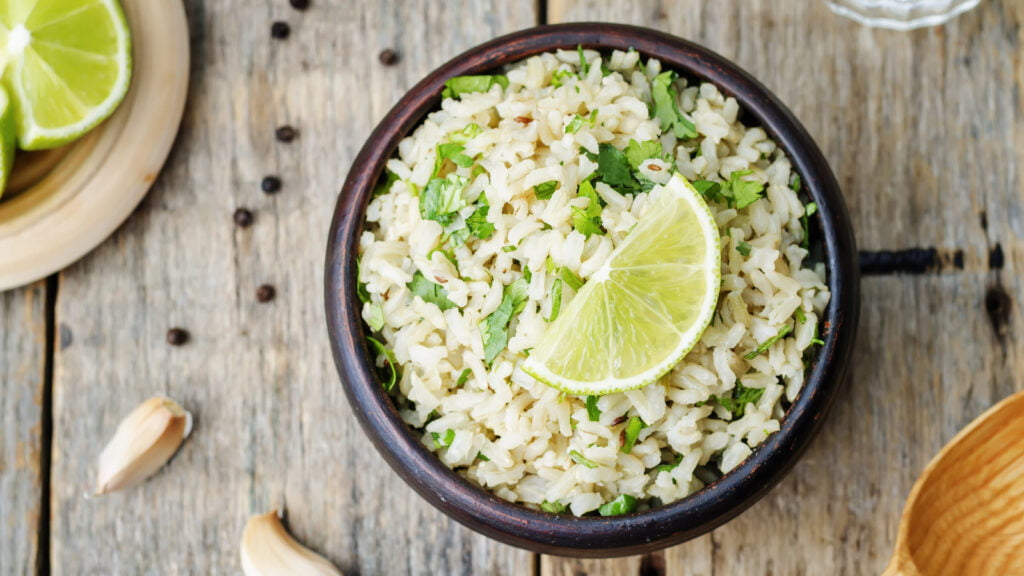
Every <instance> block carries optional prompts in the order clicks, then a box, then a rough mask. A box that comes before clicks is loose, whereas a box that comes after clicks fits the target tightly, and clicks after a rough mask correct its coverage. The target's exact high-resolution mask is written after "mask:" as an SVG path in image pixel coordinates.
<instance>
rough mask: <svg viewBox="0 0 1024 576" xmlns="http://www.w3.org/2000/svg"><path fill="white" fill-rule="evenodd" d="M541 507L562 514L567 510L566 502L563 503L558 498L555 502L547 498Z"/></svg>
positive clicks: (549, 511)
mask: <svg viewBox="0 0 1024 576" xmlns="http://www.w3.org/2000/svg"><path fill="white" fill-rule="evenodd" d="M540 509H541V510H543V511H545V512H547V513H549V514H561V513H562V512H565V504H562V503H561V502H559V501H558V500H555V501H554V502H548V501H547V500H545V501H543V502H541V503H540Z"/></svg>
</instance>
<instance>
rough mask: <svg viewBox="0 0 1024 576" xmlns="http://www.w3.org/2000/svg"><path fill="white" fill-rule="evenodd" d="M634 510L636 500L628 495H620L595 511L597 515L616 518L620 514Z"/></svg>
mask: <svg viewBox="0 0 1024 576" xmlns="http://www.w3.org/2000/svg"><path fill="white" fill-rule="evenodd" d="M634 510H636V498H634V497H632V496H630V495H629V494H621V495H619V497H618V498H616V499H615V500H612V501H611V502H607V503H605V504H604V505H602V506H601V507H600V508H598V509H597V513H598V514H600V515H601V516H618V515H620V514H629V513H630V512H633V511H634Z"/></svg>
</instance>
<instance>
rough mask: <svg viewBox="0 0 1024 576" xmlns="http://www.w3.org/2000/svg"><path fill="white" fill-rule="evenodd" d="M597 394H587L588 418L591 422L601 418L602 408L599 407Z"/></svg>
mask: <svg viewBox="0 0 1024 576" xmlns="http://www.w3.org/2000/svg"><path fill="white" fill-rule="evenodd" d="M597 399H598V397H597V396H587V418H588V419H589V420H590V421H591V422H597V421H598V420H600V419H601V409H600V408H598V407H597Z"/></svg>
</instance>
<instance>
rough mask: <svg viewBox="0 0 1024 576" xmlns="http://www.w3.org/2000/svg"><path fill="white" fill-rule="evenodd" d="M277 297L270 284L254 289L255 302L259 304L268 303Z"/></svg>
mask: <svg viewBox="0 0 1024 576" xmlns="http://www.w3.org/2000/svg"><path fill="white" fill-rule="evenodd" d="M276 295H277V291H276V290H274V287H273V286H271V285H270V284H264V285H262V286H260V287H259V288H257V289H256V300H258V301H259V302H270V301H271V300H273V299H274V296H276Z"/></svg>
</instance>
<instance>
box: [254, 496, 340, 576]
mask: <svg viewBox="0 0 1024 576" xmlns="http://www.w3.org/2000/svg"><path fill="white" fill-rule="evenodd" d="M241 553H242V571H243V572H245V575H246V576H292V575H295V574H302V575H303V576H321V575H326V576H342V573H341V571H340V570H338V569H337V568H335V566H334V564H331V563H330V562H329V561H328V560H327V559H325V558H324V557H322V556H320V555H319V554H317V553H316V552H313V551H312V550H310V549H309V548H306V547H305V546H303V545H302V544H299V542H298V541H296V540H295V539H294V538H292V536H291V534H288V531H287V530H285V528H284V525H283V524H281V519H280V518H279V517H278V514H277V511H276V510H273V511H271V512H268V513H267V514H262V515H257V516H253V517H252V518H249V522H248V523H247V524H246V525H245V532H243V533H242V550H241Z"/></svg>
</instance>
